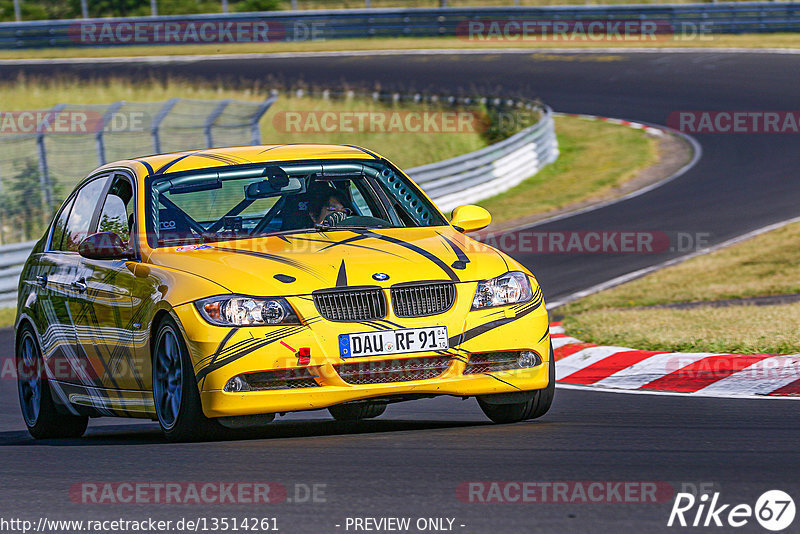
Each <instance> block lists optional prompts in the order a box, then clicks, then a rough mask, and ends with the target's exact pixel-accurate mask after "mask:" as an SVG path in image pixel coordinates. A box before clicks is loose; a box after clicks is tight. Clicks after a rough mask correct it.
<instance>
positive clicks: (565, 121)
mask: <svg viewBox="0 0 800 534" xmlns="http://www.w3.org/2000/svg"><path fill="white" fill-rule="evenodd" d="M555 121H556V132H557V136H558V144H559V150H560V152H561V155H560V156H559V158H558V159H557V160H556V161H555V162H554V163H552V164H551V165H549V166H547V167H545V168H544V169H542V171H540V172H539V173H537V174H536V175H534V176H533V177H531V178H528V179H527V180H525V181H524V182H522V183H521V184H519V185H518V186H516V187H514V188H512V189H510V190H508V191H506V192H505V193H502V194H500V195H497V196H494V197H491V198H489V199H486V200H483V201H481V202H478V204H479V205H480V206H482V207H484V208H486V209H487V210H489V212H491V213H492V220H493V221H494V222H495V223H499V222H506V221H509V220H513V219H517V218H523V217H526V216H530V215H532V214H542V213H547V212H549V211H553V210H556V209H559V208H563V207H565V206H568V205H570V204H574V203H577V202H582V201H586V200H589V199H595V198H601V197H602V196H603V195H604V194H605V193H608V192H609V191H610V190H611V189H612V188H614V187H616V186H619V185H621V184H622V183H624V182H626V181H628V180H630V179H631V178H633V177H634V176H636V175H637V174H638V172H639V171H640V170H642V169H644V168H646V167H649V166H650V165H653V164H654V163H655V162H656V161H657V159H658V145H657V141H656V140H655V139H653V138H652V137H649V136H647V135H645V134H644V133H643V132H642V131H641V130H634V129H631V128H627V127H624V126H619V125H615V124H609V123H606V122H600V121H589V120H585V119H580V118H576V117H556V119H555Z"/></svg>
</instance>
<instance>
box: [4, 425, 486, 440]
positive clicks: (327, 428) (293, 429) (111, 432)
mask: <svg viewBox="0 0 800 534" xmlns="http://www.w3.org/2000/svg"><path fill="white" fill-rule="evenodd" d="M480 426H492V423H490V422H488V421H441V420H440V421H406V420H370V421H353V422H343V421H332V420H320V421H315V420H300V421H281V422H278V423H272V424H270V425H269V426H266V427H263V428H257V429H248V430H225V431H224V433H223V434H222V435H218V436H214V437H213V438H211V439H208V440H204V441H206V442H226V441H242V440H245V441H250V440H272V439H292V438H313V437H330V436H347V435H362V434H379V433H385V432H408V431H415V432H418V431H425V430H443V429H453V428H470V427H480ZM157 443H168V442H167V440H166V439H165V438H164V436H163V435H162V434H161V431H160V430H159V428H158V426H157V425H155V424H152V425H146V424H136V425H124V424H122V425H118V424H115V425H104V426H96V427H90V428H89V430H88V431H87V433H86V434H85V435H84V436H83V437H82V438H70V439H45V440H34V439H33V438H31V437H30V435H29V434H28V433H27V432H26V431H6V432H0V447H9V446H51V447H90V446H98V445H101V446H102V445H144V444H157Z"/></svg>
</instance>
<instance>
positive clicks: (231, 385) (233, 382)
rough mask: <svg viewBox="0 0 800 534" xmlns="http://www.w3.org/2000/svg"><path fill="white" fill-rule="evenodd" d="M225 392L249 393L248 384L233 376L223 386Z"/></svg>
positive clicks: (242, 379)
mask: <svg viewBox="0 0 800 534" xmlns="http://www.w3.org/2000/svg"><path fill="white" fill-rule="evenodd" d="M225 391H226V392H228V393H239V392H240V391H250V384H248V383H247V382H246V381H245V379H244V378H242V377H241V376H234V377H233V378H231V379H230V380H228V383H227V384H225Z"/></svg>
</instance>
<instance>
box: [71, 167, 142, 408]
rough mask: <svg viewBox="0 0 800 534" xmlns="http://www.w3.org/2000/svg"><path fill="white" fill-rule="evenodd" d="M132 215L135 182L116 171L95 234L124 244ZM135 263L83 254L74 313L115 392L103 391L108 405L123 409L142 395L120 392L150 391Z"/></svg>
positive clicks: (81, 337)
mask: <svg viewBox="0 0 800 534" xmlns="http://www.w3.org/2000/svg"><path fill="white" fill-rule="evenodd" d="M134 213H135V198H134V184H133V180H132V179H131V178H130V177H129V176H127V175H126V174H124V173H116V174H114V175H112V176H111V179H110V181H109V183H108V186H107V189H106V191H105V192H104V194H103V199H102V201H101V202H100V203H99V205H98V210H97V214H96V215H95V217H94V220H93V221H92V223H91V227H90V230H91V233H94V232H113V233H116V234H117V235H119V236H120V238H121V239H122V241H123V242H124V243H128V242H131V228H130V225H131V224H132V221H133V214H134ZM135 265H136V262H135V261H130V260H126V259H117V260H97V259H89V258H81V260H80V265H79V269H78V270H79V278H78V279H77V281H78V283H79V284H81V285H82V291H81V292H80V293H79V295H78V297H77V299H78V302H79V306H78V311H77V313H76V314H75V316H74V320H75V326H76V331H77V334H78V342H79V345H80V346H81V350H82V351H83V353H84V354H86V355H87V358H89V359H90V360H91V361H92V362H95V363H96V364H99V365H96V367H97V368H98V370H99V371H100V372H101V375H100V382H101V383H102V384H103V387H104V388H107V389H108V390H116V391H105V392H103V394H104V396H105V397H106V399H107V400H108V403H109V407H112V408H114V409H116V410H121V411H129V410H132V411H140V409H141V407H139V408H140V409H139V410H137V409H136V408H137V407H136V406H134V405H136V404H137V402H136V401H135V399H136V398H140V397H141V396H140V395H133V399H131V398H129V397H130V396H129V395H125V394H121V393H119V391H143V390H145V389H146V387H145V384H144V380H143V372H142V368H141V363H140V362H139V361H137V359H136V358H135V353H136V350H135V347H136V344H137V341H136V338H137V336H139V337H141V335H142V334H141V333H142V332H143V330H142V328H141V320H140V319H137V317H136V313H135V309H134V300H133V297H132V290H133V285H134V274H133V271H134V268H135ZM140 341H141V340H140ZM140 344H141V343H140Z"/></svg>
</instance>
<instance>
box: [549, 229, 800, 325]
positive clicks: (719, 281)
mask: <svg viewBox="0 0 800 534" xmlns="http://www.w3.org/2000/svg"><path fill="white" fill-rule="evenodd" d="M798 242H800V223H795V224H791V225H789V226H785V227H783V228H781V229H778V230H774V231H772V232H768V233H766V234H762V235H760V236H758V237H755V238H753V239H749V240H747V241H745V242H744V243H740V244H738V245H735V246H732V247H729V248H726V249H723V250H718V251H716V252H713V253H711V254H706V255H704V256H699V257H697V258H693V259H691V260H688V261H685V262H683V263H680V264H678V265H675V266H673V267H669V268H667V269H663V270H661V271H658V272H656V273H653V274H650V275H648V276H645V277H644V278H640V279H638V280H634V281H633V282H629V283H627V284H623V285H621V286H619V287H616V288H614V289H610V290H608V291H603V292H601V293H597V294H595V295H591V296H589V297H586V298H584V299H581V300H579V301H576V302H573V303H570V304H567V305H566V306H564V307H563V308H561V310H559V312H560V313H562V312H563V313H564V314H574V313H582V312H585V311H589V310H601V309H608V308H627V307H632V306H651V305H654V304H667V303H672V302H692V301H709V300H720V299H732V298H742V297H757V296H766V295H780V294H786V293H798V292H800V250H798V249H797V243H798Z"/></svg>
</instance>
